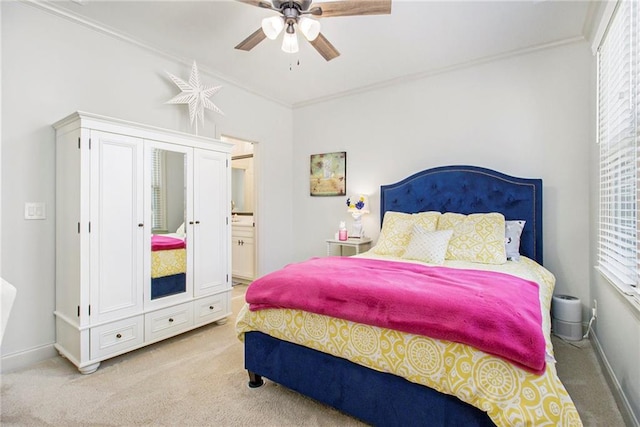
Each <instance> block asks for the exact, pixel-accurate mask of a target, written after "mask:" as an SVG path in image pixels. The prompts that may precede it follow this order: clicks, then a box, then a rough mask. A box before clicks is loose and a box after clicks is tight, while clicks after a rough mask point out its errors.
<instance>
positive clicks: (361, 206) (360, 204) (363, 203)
mask: <svg viewBox="0 0 640 427" xmlns="http://www.w3.org/2000/svg"><path fill="white" fill-rule="evenodd" d="M347 206H348V208H347V212H351V213H356V214H357V213H360V214H368V213H369V199H368V198H367V196H365V195H363V194H358V195H356V196H351V197H349V198H348V199H347Z"/></svg>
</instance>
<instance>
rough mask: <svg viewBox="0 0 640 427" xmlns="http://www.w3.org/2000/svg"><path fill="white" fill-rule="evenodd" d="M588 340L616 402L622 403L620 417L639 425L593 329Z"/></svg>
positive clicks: (631, 424)
mask: <svg viewBox="0 0 640 427" xmlns="http://www.w3.org/2000/svg"><path fill="white" fill-rule="evenodd" d="M590 341H591V345H593V347H594V348H595V350H596V353H597V355H598V358H599V359H600V362H601V363H602V366H603V367H604V369H605V374H606V375H605V376H606V377H607V381H608V382H609V386H610V387H611V388H612V389H613V390H612V392H613V395H614V398H615V400H616V402H617V403H618V404H621V405H622V411H620V413H621V414H622V418H623V419H624V420H625V422H626V423H627V424H628V425H630V426H632V427H640V422H639V421H638V417H637V416H636V414H634V413H633V409H632V408H631V405H630V404H629V400H627V396H626V395H625V394H624V391H623V390H622V387H621V386H620V382H618V379H617V378H616V376H615V373H614V372H613V369H612V368H611V365H610V364H609V361H608V360H607V357H606V356H605V354H604V352H603V351H602V347H601V346H600V341H598V336H597V335H596V334H595V332H594V331H593V330H592V331H591V332H590Z"/></svg>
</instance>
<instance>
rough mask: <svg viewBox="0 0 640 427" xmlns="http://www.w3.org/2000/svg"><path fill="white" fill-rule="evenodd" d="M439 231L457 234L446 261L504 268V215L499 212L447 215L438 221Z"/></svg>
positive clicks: (505, 258) (450, 243)
mask: <svg viewBox="0 0 640 427" xmlns="http://www.w3.org/2000/svg"><path fill="white" fill-rule="evenodd" d="M438 230H453V235H452V236H451V240H449V247H448V248H447V255H446V259H449V260H460V261H470V262H479V263H483V264H504V263H505V262H507V254H506V251H505V247H504V233H505V231H504V230H505V221H504V215H502V214H501V213H497V212H492V213H486V214H470V215H463V214H458V213H451V212H447V213H444V214H442V215H441V216H440V218H439V219H438Z"/></svg>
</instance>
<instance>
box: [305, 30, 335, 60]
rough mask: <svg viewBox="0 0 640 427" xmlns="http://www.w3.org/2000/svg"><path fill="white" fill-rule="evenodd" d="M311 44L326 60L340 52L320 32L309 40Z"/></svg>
mask: <svg viewBox="0 0 640 427" xmlns="http://www.w3.org/2000/svg"><path fill="white" fill-rule="evenodd" d="M309 43H311V45H312V46H313V47H314V48H315V49H316V50H317V51H318V53H319V54H320V55H322V57H323V58H324V59H326V60H327V61H331V60H332V59H333V58H337V57H338V56H340V52H338V50H337V49H336V48H335V47H334V46H333V45H332V44H331V42H329V40H327V39H326V37H325V36H323V35H322V33H320V34H318V37H316V38H315V39H314V40H313V41H310V42H309Z"/></svg>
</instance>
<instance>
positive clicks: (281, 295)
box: [246, 257, 545, 374]
mask: <svg viewBox="0 0 640 427" xmlns="http://www.w3.org/2000/svg"><path fill="white" fill-rule="evenodd" d="M246 300H247V302H248V303H249V308H250V309H251V310H260V309H267V308H292V309H298V310H303V311H308V312H312V313H317V314H323V315H327V316H331V317H336V318H342V319H346V320H350V321H353V322H358V323H364V324H369V325H373V326H379V327H383V328H388V329H395V330H399V331H403V332H408V333H412V334H417V335H424V336H428V337H432V338H437V339H444V340H448V341H455V342H460V343H464V344H468V345H471V346H473V347H476V348H478V349H480V350H482V351H484V352H487V353H490V354H493V355H495V356H499V357H501V358H504V359H506V360H509V361H511V362H512V363H514V364H515V365H517V366H519V367H521V368H523V369H526V370H528V371H530V372H533V373H536V374H541V373H543V372H544V370H545V340H544V335H543V333H542V326H541V325H542V315H541V311H540V302H539V299H538V284H537V283H535V282H531V281H528V280H524V279H521V278H518V277H515V276H511V275H508V274H503V273H496V272H490V271H480V270H462V269H454V268H446V267H428V266H424V265H420V264H408V263H402V262H393V261H384V260H374V259H364V258H351V257H326V258H312V259H310V260H308V261H305V262H301V263H296V264H290V265H288V266H286V267H284V268H283V269H281V270H278V271H275V272H273V273H270V274H267V275H265V276H263V277H261V278H260V279H258V280H255V281H254V282H253V283H252V284H251V285H250V286H249V288H248V290H247V293H246Z"/></svg>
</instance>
